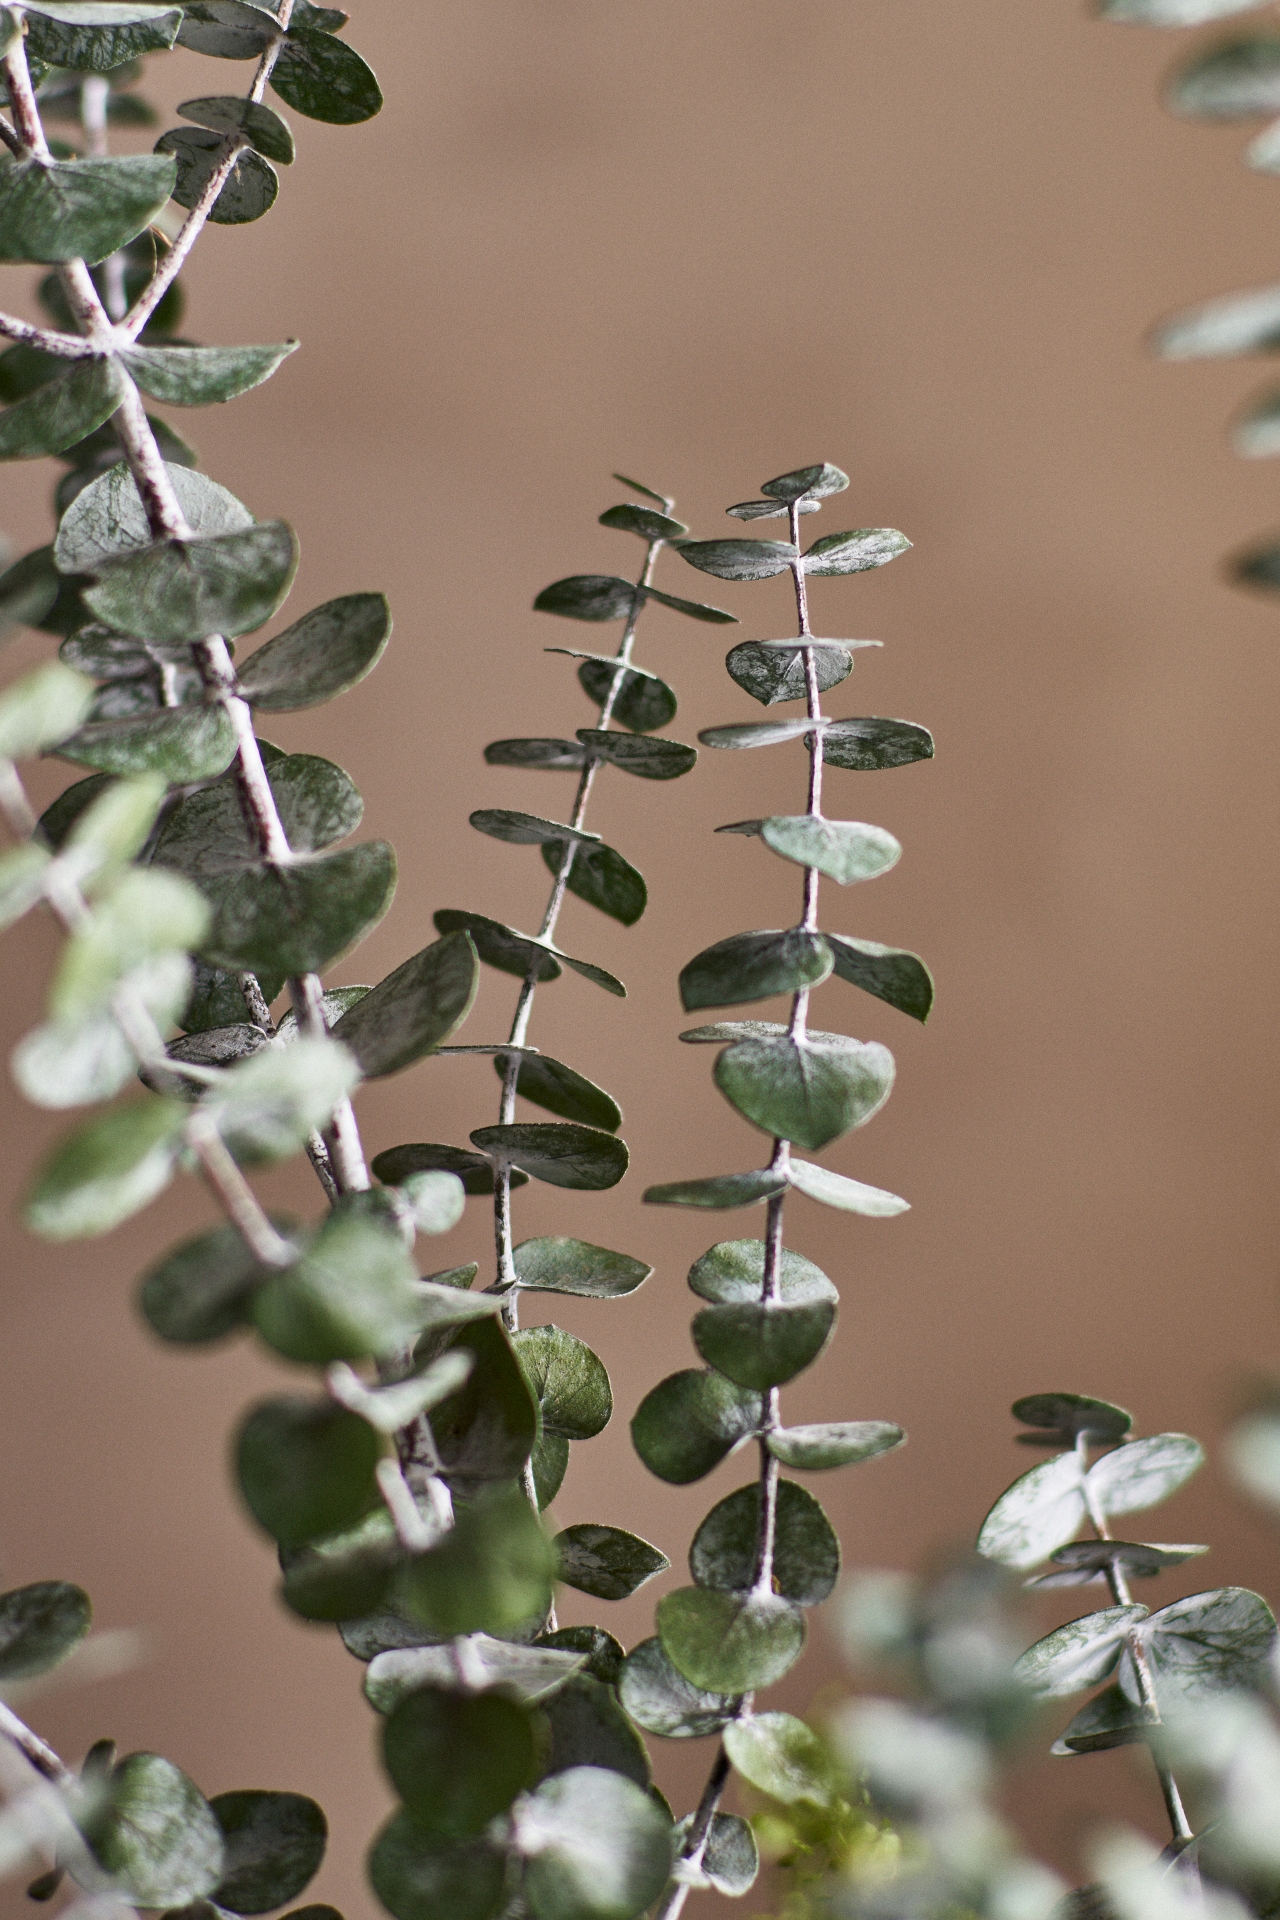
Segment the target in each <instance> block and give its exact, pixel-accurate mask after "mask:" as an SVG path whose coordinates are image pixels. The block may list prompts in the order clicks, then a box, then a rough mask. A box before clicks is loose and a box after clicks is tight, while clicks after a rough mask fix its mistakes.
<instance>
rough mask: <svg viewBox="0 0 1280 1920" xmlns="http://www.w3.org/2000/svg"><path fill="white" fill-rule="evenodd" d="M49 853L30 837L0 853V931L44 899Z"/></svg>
mask: <svg viewBox="0 0 1280 1920" xmlns="http://www.w3.org/2000/svg"><path fill="white" fill-rule="evenodd" d="M49 865H50V855H49V854H48V853H47V852H46V851H45V849H44V848H43V847H41V846H37V844H36V843H35V841H33V840H24V841H23V842H22V844H21V845H20V846H16V847H9V848H7V849H6V850H5V852H4V853H0V930H3V929H4V928H5V927H11V926H12V925H13V924H14V922H15V921H17V920H21V918H22V916H23V914H24V913H29V912H30V910H31V908H32V907H34V906H35V904H36V902H37V901H39V900H41V899H43V898H44V883H45V874H46V872H47V870H48V868H49Z"/></svg>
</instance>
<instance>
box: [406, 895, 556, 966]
mask: <svg viewBox="0 0 1280 1920" xmlns="http://www.w3.org/2000/svg"><path fill="white" fill-rule="evenodd" d="M433 918H434V920H435V923H436V927H437V928H438V930H439V931H440V932H441V933H469V934H470V935H471V939H472V942H473V944H474V946H475V950H476V952H477V953H478V954H479V956H480V958H481V959H482V960H483V961H484V963H485V965H486V966H488V967H497V968H498V969H499V970H500V971H501V972H502V973H514V974H515V975H516V976H517V978H519V979H524V978H525V977H526V976H527V975H528V974H529V973H530V972H531V971H532V972H533V975H534V978H535V979H537V980H539V981H542V980H558V979H559V977H560V962H559V960H558V958H557V956H556V953H555V950H554V949H553V948H552V947H550V946H548V945H547V943H546V942H545V941H542V940H535V939H533V938H532V937H531V936H530V935H529V934H526V933H517V932H516V930H515V928H514V927H505V926H503V925H502V923H501V922H500V921H498V920H490V919H489V918H488V917H487V916H486V915H485V914H483V913H466V912H463V911H461V910H459V909H457V908H453V907H442V908H441V909H440V910H439V912H438V913H436V914H435V915H433Z"/></svg>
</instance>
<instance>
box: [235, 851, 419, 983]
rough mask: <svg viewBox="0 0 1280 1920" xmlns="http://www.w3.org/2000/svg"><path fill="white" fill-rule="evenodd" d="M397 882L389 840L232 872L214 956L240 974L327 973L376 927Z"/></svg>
mask: <svg viewBox="0 0 1280 1920" xmlns="http://www.w3.org/2000/svg"><path fill="white" fill-rule="evenodd" d="M395 884H396V862H395V854H394V853H393V852H392V850H391V848H390V847H389V846H388V845H387V842H386V841H385V840H368V841H365V842H364V844H363V845H361V846H358V847H347V848H343V849H342V850H341V851H339V852H338V853H330V854H326V855H324V856H322V857H320V858H317V859H313V860H305V861H303V860H299V861H298V862H296V863H295V864H294V865H292V866H289V867H283V868H281V867H269V868H265V869H261V870H258V871H252V870H251V871H247V872H242V873H237V874H233V875H230V876H228V878H227V880H226V882H225V884H224V885H223V886H222V887H221V888H220V889H219V898H218V901H217V912H216V914H215V916H214V923H213V928H212V931H211V932H210V935H209V938H208V941H207V942H206V946H205V951H206V954H207V957H208V958H209V959H210V960H212V961H215V962H216V963H217V964H219V965H221V966H224V967H229V968H231V969H233V970H235V969H238V968H242V967H247V968H250V969H251V970H252V971H254V972H259V971H274V970H276V969H277V968H282V969H283V970H284V971H285V972H286V973H289V974H301V973H318V972H321V971H323V969H324V968H326V967H328V966H330V965H331V964H332V963H333V962H334V961H335V960H336V959H337V958H338V957H339V956H340V955H341V954H343V953H345V952H347V950H348V949H349V948H351V947H353V946H355V945H356V943H357V942H358V941H359V940H362V939H363V938H364V936H365V934H366V933H369V932H370V931H371V930H372V929H373V928H374V927H375V926H376V925H377V923H378V921H379V920H381V918H382V916H383V914H384V913H385V912H386V911H387V908H388V907H389V906H390V905H391V896H392V894H393V893H394V892H395Z"/></svg>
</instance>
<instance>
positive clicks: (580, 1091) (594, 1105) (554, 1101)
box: [493, 1053, 622, 1133]
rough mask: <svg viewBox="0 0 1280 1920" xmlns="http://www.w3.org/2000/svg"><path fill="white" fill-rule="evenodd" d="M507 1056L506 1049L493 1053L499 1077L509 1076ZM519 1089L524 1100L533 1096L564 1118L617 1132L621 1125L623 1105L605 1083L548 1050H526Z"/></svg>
mask: <svg viewBox="0 0 1280 1920" xmlns="http://www.w3.org/2000/svg"><path fill="white" fill-rule="evenodd" d="M508 1057H509V1056H508V1055H506V1054H503V1053H499V1054H496V1055H495V1056H494V1062H493V1065H494V1070H495V1072H496V1073H497V1075H498V1078H499V1079H500V1080H502V1079H505V1078H506V1071H507V1060H508ZM516 1092H517V1093H518V1094H519V1095H520V1097H521V1099H522V1100H532V1101H533V1103H534V1105H535V1106H539V1107H545V1108H546V1109H547V1111H548V1113H558V1114H560V1115H561V1116H562V1118H563V1119H565V1120H576V1121H578V1122H579V1123H580V1124H581V1125H582V1126H585V1127H596V1128H600V1129H602V1130H603V1131H604V1132H605V1133H614V1132H616V1130H617V1129H618V1128H619V1127H620V1126H621V1125H622V1109H621V1107H619V1106H618V1104H617V1102H616V1101H614V1100H612V1099H611V1098H610V1097H609V1095H608V1094H607V1093H606V1092H605V1090H604V1088H603V1087H598V1086H596V1084H595V1082H594V1081H593V1080H588V1079H587V1078H586V1077H585V1075H583V1074H581V1073H575V1072H574V1070H573V1068H572V1067H566V1066H562V1065H561V1063H560V1061H559V1060H552V1059H551V1058H550V1057H549V1056H548V1055H547V1054H545V1053H526V1054H524V1055H522V1056H521V1057H520V1065H519V1069H518V1071H517V1075H516Z"/></svg>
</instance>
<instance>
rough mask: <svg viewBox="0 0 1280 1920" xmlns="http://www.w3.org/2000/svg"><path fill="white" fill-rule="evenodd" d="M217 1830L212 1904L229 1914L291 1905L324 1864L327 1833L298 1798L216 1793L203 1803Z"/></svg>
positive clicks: (315, 1811) (317, 1814)
mask: <svg viewBox="0 0 1280 1920" xmlns="http://www.w3.org/2000/svg"><path fill="white" fill-rule="evenodd" d="M209 1804H210V1806H211V1807H212V1808H213V1811H214V1814H215V1816H216V1818H217V1822H218V1825H219V1826H220V1827H221V1828H222V1843H223V1850H224V1852H223V1870H222V1878H221V1880H220V1881H219V1882H218V1884H217V1886H216V1887H215V1888H214V1891H213V1898H214V1901H215V1904H216V1905H217V1906H219V1907H225V1908H227V1909H229V1911H230V1912H232V1913H269V1912H270V1911H271V1909H272V1908H273V1907H282V1906H284V1904H285V1902H286V1901H288V1900H294V1899H296V1898H297V1896H298V1895H299V1894H300V1893H301V1892H302V1889H303V1888H304V1887H305V1886H306V1885H307V1883H308V1881H310V1880H312V1879H314V1877H315V1875H316V1873H317V1872H318V1871H319V1868H320V1862H321V1861H322V1860H323V1859H324V1849H325V1842H326V1840H327V1839H328V1837H329V1827H328V1823H327V1822H326V1820H325V1817H324V1814H323V1812H322V1811H321V1809H320V1808H319V1807H318V1806H317V1805H316V1803H315V1801H314V1800H309V1799H308V1798H307V1796H306V1794H304V1793H263V1792H258V1791H250V1792H239V1793H220V1794H217V1795H216V1796H215V1797H214V1799H212V1800H211V1801H210V1802H209Z"/></svg>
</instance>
